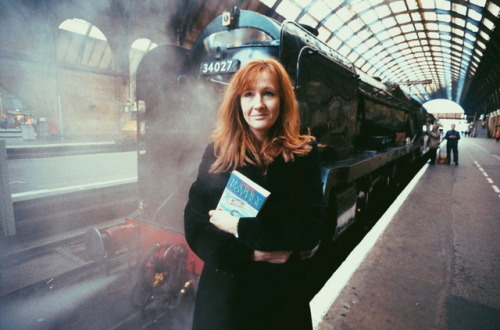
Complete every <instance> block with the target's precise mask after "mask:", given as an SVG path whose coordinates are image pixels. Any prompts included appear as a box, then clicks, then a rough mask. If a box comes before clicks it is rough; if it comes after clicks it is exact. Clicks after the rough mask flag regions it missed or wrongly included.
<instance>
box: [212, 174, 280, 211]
mask: <svg viewBox="0 0 500 330" xmlns="http://www.w3.org/2000/svg"><path fill="white" fill-rule="evenodd" d="M270 194H271V193H270V192H269V191H267V190H266V189H264V188H263V187H261V186H259V185H258V184H257V183H255V182H253V181H252V180H250V179H249V178H247V177H246V176H245V175H243V174H241V173H240V172H238V171H233V172H232V173H231V176H230V177H229V180H228V181H227V184H226V187H225V188H224V191H223V192H222V196H221V198H220V200H219V204H217V209H222V210H225V211H228V212H229V213H231V215H233V216H235V217H241V218H248V217H250V218H252V217H256V216H257V214H258V213H259V211H260V210H261V209H262V206H264V203H265V201H266V200H267V198H268V197H269V195H270Z"/></svg>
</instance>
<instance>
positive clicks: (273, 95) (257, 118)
mask: <svg viewBox="0 0 500 330" xmlns="http://www.w3.org/2000/svg"><path fill="white" fill-rule="evenodd" d="M240 103H241V109H242V111H243V117H244V118H245V121H246V122H247V124H248V126H249V127H250V130H251V131H252V133H253V134H254V135H255V137H257V139H258V140H261V141H262V140H263V139H264V138H265V137H266V136H267V134H268V132H269V129H270V128H271V127H272V126H273V125H274V123H276V120H277V119H278V116H279V114H280V96H279V93H278V87H277V86H275V85H274V83H273V80H272V79H271V74H270V73H269V72H267V71H264V72H262V73H261V74H260V76H259V77H258V79H257V82H256V84H255V86H253V87H252V88H250V89H248V90H245V91H243V93H242V94H241V100H240Z"/></svg>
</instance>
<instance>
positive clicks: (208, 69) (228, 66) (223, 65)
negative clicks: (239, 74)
mask: <svg viewBox="0 0 500 330" xmlns="http://www.w3.org/2000/svg"><path fill="white" fill-rule="evenodd" d="M239 65H240V61H238V60H228V61H211V62H204V63H201V65H200V74H217V73H230V72H236V70H238V66H239Z"/></svg>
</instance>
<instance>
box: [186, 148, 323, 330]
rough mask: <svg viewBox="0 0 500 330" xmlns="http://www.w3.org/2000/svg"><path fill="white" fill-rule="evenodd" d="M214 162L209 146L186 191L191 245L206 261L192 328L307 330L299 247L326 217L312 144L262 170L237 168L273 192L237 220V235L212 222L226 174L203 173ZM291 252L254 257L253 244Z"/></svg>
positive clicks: (312, 242)
mask: <svg viewBox="0 0 500 330" xmlns="http://www.w3.org/2000/svg"><path fill="white" fill-rule="evenodd" d="M214 161H215V157H214V151H213V144H211V145H209V146H208V147H207V149H206V151H205V154H204V156H203V160H202V162H201V164H200V168H199V173H198V177H197V179H196V181H195V182H194V183H193V185H192V187H191V190H190V192H189V201H188V203H187V205H186V209H185V216H184V226H185V234H186V239H187V242H188V244H189V245H190V247H191V248H192V250H193V251H194V252H195V253H196V254H197V255H198V256H199V257H200V258H201V259H202V260H203V261H204V263H205V264H204V268H203V272H202V275H201V278H200V283H199V286H198V292H197V299H196V306H195V312H194V320H193V329H203V330H205V329H214V330H224V329H230V330H238V329H273V330H275V329H310V328H312V323H311V315H310V310H309V300H308V299H307V298H306V297H307V294H306V284H307V283H306V270H305V267H304V265H303V262H302V261H301V260H300V258H299V257H298V253H299V252H300V251H304V250H310V249H312V248H314V247H315V246H316V245H317V244H318V242H319V238H320V234H321V230H322V227H323V221H324V207H323V193H322V182H321V175H320V168H319V158H318V149H317V146H316V145H315V144H314V145H313V150H312V151H311V152H310V153H309V154H308V155H306V156H299V157H296V158H295V161H293V162H288V163H285V162H284V161H283V159H282V158H281V157H278V158H277V159H275V160H274V161H273V162H272V163H271V164H270V165H269V167H268V171H267V175H261V174H260V172H259V170H258V168H256V167H255V166H251V165H248V166H244V167H241V168H238V171H240V172H241V173H243V174H244V175H246V176H247V177H249V178H250V179H251V180H253V181H254V182H256V183H258V184H260V185H261V186H263V187H264V188H266V189H267V190H269V191H270V192H271V195H270V196H269V198H268V200H267V201H266V203H265V204H264V207H263V208H262V210H261V211H260V213H259V215H258V216H257V217H256V218H241V219H240V222H239V224H238V238H236V237H235V236H234V235H231V234H229V233H226V232H223V231H221V230H219V229H218V228H217V227H215V226H214V225H213V224H211V223H210V222H209V216H208V211H209V210H213V209H215V207H216V206H217V203H218V201H219V199H220V197H221V195H222V192H223V190H224V187H225V185H226V183H227V180H228V179H229V175H230V173H221V174H212V173H208V170H209V168H210V165H211V164H212V163H213V162H214ZM256 249H257V250H262V251H277V250H287V251H293V252H294V253H293V254H292V257H291V258H290V259H289V261H288V262H287V263H285V264H271V263H267V262H254V261H252V260H251V257H252V255H253V251H254V250H256Z"/></svg>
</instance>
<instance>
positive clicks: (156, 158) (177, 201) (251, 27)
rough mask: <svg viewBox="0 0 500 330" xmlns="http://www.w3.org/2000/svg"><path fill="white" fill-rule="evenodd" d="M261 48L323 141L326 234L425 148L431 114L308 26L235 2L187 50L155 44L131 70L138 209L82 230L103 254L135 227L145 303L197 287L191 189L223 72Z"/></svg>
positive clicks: (336, 230) (334, 233)
mask: <svg viewBox="0 0 500 330" xmlns="http://www.w3.org/2000/svg"><path fill="white" fill-rule="evenodd" d="M270 56H272V57H275V58H277V59H278V60H279V61H280V62H281V63H282V64H283V65H284V66H285V68H286V70H287V71H288V73H289V75H290V77H291V78H292V80H293V82H294V84H295V90H296V97H297V101H298V103H299V105H300V111H301V120H302V130H303V132H308V133H309V134H312V135H314V136H315V137H316V140H317V141H318V144H319V147H320V156H321V166H322V180H323V189H324V200H325V203H326V205H327V206H328V225H327V228H325V237H324V240H327V241H328V240H330V241H331V240H334V239H335V238H336V237H338V236H339V235H341V234H342V232H344V231H345V230H346V228H348V227H349V226H350V225H351V224H352V223H354V222H355V221H357V220H359V219H360V218H362V217H363V214H364V213H366V212H367V207H368V205H369V199H370V197H371V195H372V194H373V193H375V192H376V191H377V189H376V188H377V187H379V186H382V187H384V188H383V189H382V190H379V191H382V192H384V189H391V187H393V186H394V185H396V184H397V181H398V180H399V179H400V178H401V177H403V176H405V175H407V174H408V173H409V170H410V169H411V168H412V167H413V166H414V165H415V164H417V163H418V162H419V161H420V160H422V159H424V157H425V152H426V148H425V145H424V133H423V131H422V128H423V126H424V123H425V121H426V120H428V118H427V116H428V114H426V112H425V111H424V109H423V108H422V107H421V105H420V104H419V103H418V102H416V101H415V100H413V99H411V98H410V97H408V96H407V95H405V94H404V93H403V92H402V91H401V90H400V89H399V88H398V87H397V86H391V85H386V84H384V83H382V82H380V81H379V80H377V79H375V78H372V77H370V76H368V75H366V74H364V73H363V72H360V71H358V70H357V69H356V68H355V67H354V66H353V64H352V63H350V62H349V61H348V60H347V59H345V58H344V57H342V56H341V55H339V54H338V53H337V52H336V51H335V50H333V49H332V48H330V47H329V46H328V45H326V44H325V43H323V42H322V41H320V40H319V39H318V38H317V37H316V35H315V33H314V30H313V29H311V28H309V27H306V26H301V25H299V24H297V23H295V22H291V21H286V22H284V23H279V22H277V21H275V20H273V19H271V18H269V17H266V16H264V15H261V14H258V13H255V12H251V11H246V10H239V9H238V8H233V9H231V10H229V11H226V12H224V13H223V14H222V15H221V16H219V17H217V18H216V19H214V20H213V21H212V22H211V23H209V24H208V26H206V28H205V29H204V30H203V31H202V32H201V34H200V35H199V37H198V38H197V40H196V41H195V43H194V44H193V47H192V48H191V49H190V50H187V49H184V48H181V47H176V46H171V45H170V46H169V45H164V46H159V47H157V48H155V49H154V50H152V51H150V52H149V53H147V54H146V55H145V57H144V58H143V60H142V62H141V63H140V65H139V68H138V72H137V100H138V102H139V104H140V106H139V107H138V118H137V132H138V137H137V139H138V182H139V192H138V195H139V207H138V210H137V211H136V212H135V213H134V214H132V215H130V217H129V218H128V219H126V221H125V223H124V224H123V225H121V226H115V227H112V228H107V229H104V230H101V231H98V230H92V231H90V232H88V242H89V244H88V245H89V249H90V250H92V251H93V252H92V254H93V255H94V258H95V259H103V258H104V259H105V258H111V257H112V256H113V254H114V253H115V252H116V251H117V250H119V249H120V248H121V247H123V244H121V243H120V242H123V241H128V242H130V239H132V237H134V238H135V239H136V241H134V242H135V243H134V244H133V248H134V249H139V250H140V251H146V252H144V254H143V255H144V257H143V259H142V261H141V262H139V279H138V281H137V283H136V286H137V290H143V291H144V292H146V296H147V298H146V299H143V300H142V303H141V302H139V303H138V305H140V306H141V307H142V308H144V306H145V304H146V303H147V302H148V301H149V299H152V297H153V296H155V295H157V294H158V290H160V291H161V292H163V293H165V295H167V296H168V299H169V301H175V302H178V301H179V299H180V298H179V297H181V296H183V295H185V294H188V293H189V292H193V291H194V290H195V286H196V279H197V276H198V275H199V274H200V272H201V268H202V262H201V261H200V260H199V259H198V258H197V257H196V256H195V255H194V254H193V252H191V251H190V250H189V248H188V246H187V244H186V242H185V240H184V236H183V211H184V206H185V204H186V202H187V196H188V189H189V187H190V186H191V184H192V182H193V181H194V180H195V178H196V175H197V170H198V165H199V163H200V160H201V156H202V153H203V151H204V148H205V147H206V145H207V144H208V143H209V141H210V133H211V131H212V129H213V127H214V124H215V118H216V109H217V106H218V103H219V101H220V97H221V94H222V92H223V90H224V88H225V86H226V85H227V84H228V82H229V80H230V79H231V76H232V74H233V73H234V72H235V71H236V70H237V69H238V68H239V67H240V66H242V65H243V64H245V63H246V62H247V61H249V60H251V59H255V58H266V57H270ZM127 232H128V234H126V233H127ZM131 232H133V234H132V235H131V234H130V233H131ZM124 236H126V237H128V239H127V240H124V239H123V238H120V237H124ZM128 244H131V243H128ZM174 269H175V271H172V270H174ZM137 290H136V291H137ZM136 293H137V292H136Z"/></svg>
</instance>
